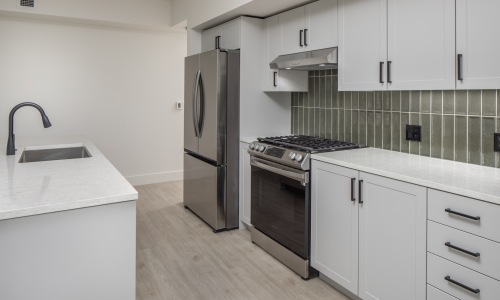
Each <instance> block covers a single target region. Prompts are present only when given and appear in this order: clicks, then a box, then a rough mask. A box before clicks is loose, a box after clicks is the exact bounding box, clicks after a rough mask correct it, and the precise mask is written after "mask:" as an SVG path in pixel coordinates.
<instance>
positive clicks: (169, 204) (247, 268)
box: [136, 181, 348, 300]
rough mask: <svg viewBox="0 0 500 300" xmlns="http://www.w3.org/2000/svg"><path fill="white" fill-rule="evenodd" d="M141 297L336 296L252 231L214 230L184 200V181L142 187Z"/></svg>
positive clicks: (139, 211)
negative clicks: (286, 261)
mask: <svg viewBox="0 0 500 300" xmlns="http://www.w3.org/2000/svg"><path fill="white" fill-rule="evenodd" d="M136 189H137V190H138V192H139V201H138V204H137V299H138V300H156V299H158V300H160V299H161V300H164V299H332V300H344V299H348V298H347V297H346V296H344V295H343V294H341V293H340V292H338V291H337V290H335V289H334V288H332V287H331V286H329V285H327V284H326V283H324V282H323V281H321V280H320V279H319V278H314V279H311V280H308V281H305V280H302V279H301V278H300V276H298V275H296V274H295V273H293V272H292V271H291V270H290V269H288V268H287V267H285V266H284V265H283V264H281V263H280V262H278V261H277V260H275V259H274V258H273V257H272V256H270V255H269V254H267V253H266V252H264V251H263V250H262V249H260V248H259V247H258V246H256V245H254V244H253V243H252V242H251V240H250V232H249V231H247V230H232V231H227V232H221V233H217V234H215V233H213V232H212V230H211V229H210V227H209V226H208V225H206V224H205V223H204V222H203V221H201V220H200V219H199V218H198V217H196V216H195V215H194V214H193V213H191V212H190V211H189V210H186V209H185V208H184V205H183V204H182V181H176V182H168V183H161V184H153V185H144V186H138V187H136Z"/></svg>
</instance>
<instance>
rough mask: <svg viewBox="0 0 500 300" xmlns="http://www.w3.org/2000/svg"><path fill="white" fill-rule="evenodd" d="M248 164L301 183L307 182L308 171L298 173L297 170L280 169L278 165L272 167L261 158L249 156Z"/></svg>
mask: <svg viewBox="0 0 500 300" xmlns="http://www.w3.org/2000/svg"><path fill="white" fill-rule="evenodd" d="M250 164H251V165H252V166H254V167H257V168H261V169H263V170H266V171H269V172H273V173H276V174H278V175H282V176H285V177H288V178H290V179H294V180H297V181H300V182H301V183H303V184H307V183H309V173H307V172H300V173H299V172H293V171H288V170H284V169H281V168H278V167H273V166H271V165H269V164H268V163H264V162H263V161H262V160H260V159H258V158H255V157H251V158H250Z"/></svg>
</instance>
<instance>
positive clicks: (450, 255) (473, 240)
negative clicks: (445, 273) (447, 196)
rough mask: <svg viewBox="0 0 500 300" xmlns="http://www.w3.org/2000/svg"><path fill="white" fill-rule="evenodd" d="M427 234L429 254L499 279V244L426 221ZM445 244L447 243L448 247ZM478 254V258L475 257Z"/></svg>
mask: <svg viewBox="0 0 500 300" xmlns="http://www.w3.org/2000/svg"><path fill="white" fill-rule="evenodd" d="M427 232H428V233H427V250H428V251H429V252H432V253H434V254H436V255H439V256H441V257H444V258H446V259H448V260H451V261H453V262H456V263H458V264H460V265H462V266H465V267H467V268H470V269H473V270H475V271H478V272H479V273H482V274H485V275H488V276H490V277H493V278H495V279H500V257H499V255H498V254H499V253H500V243H497V242H493V241H491V240H488V239H485V238H482V237H478V236H477V235H473V234H470V233H467V232H464V231H460V230H457V229H454V228H451V227H448V226H445V225H442V224H438V223H435V222H433V221H428V225H427ZM445 243H449V244H448V245H449V246H447V245H445ZM453 247H458V248H460V249H463V250H465V251H468V252H470V253H465V252H464V251H460V250H459V249H456V248H453ZM478 254H479V256H477V255H478ZM476 256H477V257H476Z"/></svg>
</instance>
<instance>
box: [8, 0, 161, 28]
mask: <svg viewBox="0 0 500 300" xmlns="http://www.w3.org/2000/svg"><path fill="white" fill-rule="evenodd" d="M19 2H20V1H19V0H0V11H4V12H18V13H19V12H21V13H27V14H36V15H42V16H56V17H65V18H76V19H82V20H92V21H102V22H114V23H121V24H128V25H136V26H142V27H150V28H157V29H168V28H169V27H170V23H171V22H170V1H169V0H35V7H34V8H27V7H21V6H19Z"/></svg>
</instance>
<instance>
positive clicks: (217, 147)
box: [184, 49, 240, 232]
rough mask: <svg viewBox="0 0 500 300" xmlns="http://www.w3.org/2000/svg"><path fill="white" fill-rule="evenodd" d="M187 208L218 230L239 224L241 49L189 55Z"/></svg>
mask: <svg viewBox="0 0 500 300" xmlns="http://www.w3.org/2000/svg"><path fill="white" fill-rule="evenodd" d="M184 76H185V78H184V79H185V80H184V102H185V105H184V206H185V207H186V208H188V209H190V210H191V211H192V212H193V213H195V214H196V215H197V216H198V217H200V218H201V219H202V220H204V221H205V222H206V223H207V224H208V225H210V226H211V227H212V228H213V230H214V231H215V232H217V231H222V230H227V229H233V228H237V227H238V226H239V210H238V188H239V187H238V184H239V180H238V177H239V131H240V130H239V94H240V92H239V86H240V83H239V78H240V54H239V51H237V50H219V49H216V50H213V51H209V52H204V53H201V54H197V55H192V56H189V57H186V59H185V75H184Z"/></svg>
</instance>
